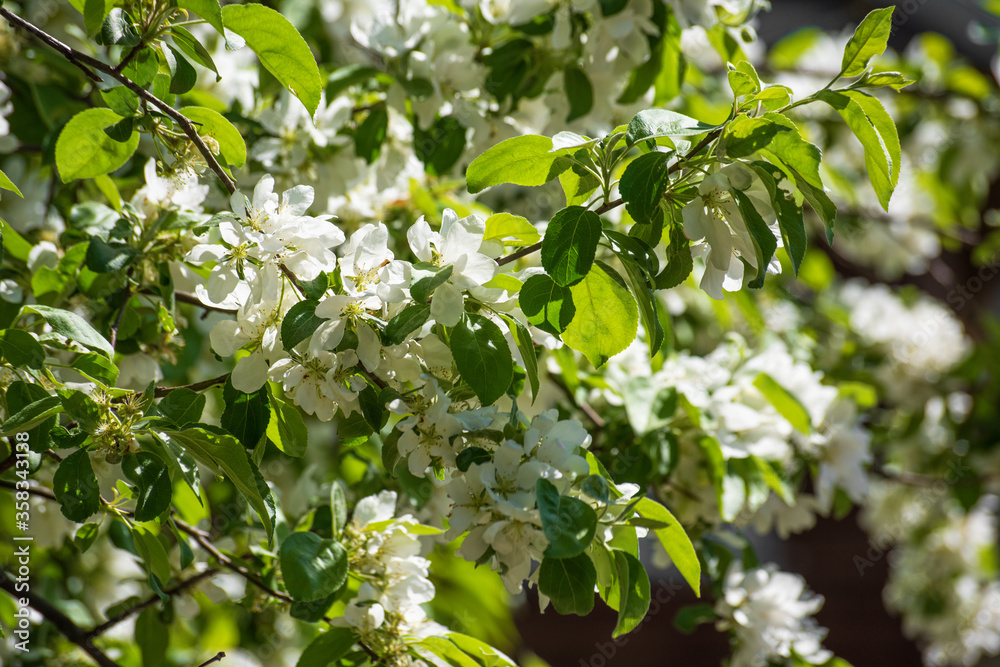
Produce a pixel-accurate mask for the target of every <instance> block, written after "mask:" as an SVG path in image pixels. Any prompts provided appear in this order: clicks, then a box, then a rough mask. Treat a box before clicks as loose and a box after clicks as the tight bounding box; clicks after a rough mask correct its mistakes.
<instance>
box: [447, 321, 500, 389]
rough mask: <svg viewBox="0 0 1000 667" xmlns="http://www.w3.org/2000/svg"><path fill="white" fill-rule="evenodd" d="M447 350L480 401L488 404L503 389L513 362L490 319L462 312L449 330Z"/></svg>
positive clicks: (498, 328)
mask: <svg viewBox="0 0 1000 667" xmlns="http://www.w3.org/2000/svg"><path fill="white" fill-rule="evenodd" d="M451 353H452V355H453V356H454V357H455V366H456V367H458V372H459V373H461V375H462V379H463V380H465V381H466V382H467V383H468V384H469V386H470V387H472V390H473V391H474V392H476V396H478V397H479V400H480V401H482V403H483V405H492V404H493V403H494V402H496V400H497V399H498V398H500V397H501V396H503V395H504V394H505V393H506V392H507V387H509V386H510V382H511V380H512V379H513V377H514V362H513V359H512V358H511V354H510V348H509V347H508V346H507V339H506V338H504V335H503V332H502V331H501V330H500V327H498V326H497V325H496V324H494V323H493V322H492V321H490V320H489V319H487V318H485V317H483V316H482V315H476V314H473V313H466V314H465V315H464V316H463V317H462V320H461V321H460V322H459V323H458V326H456V327H455V329H454V330H453V331H452V332H451Z"/></svg>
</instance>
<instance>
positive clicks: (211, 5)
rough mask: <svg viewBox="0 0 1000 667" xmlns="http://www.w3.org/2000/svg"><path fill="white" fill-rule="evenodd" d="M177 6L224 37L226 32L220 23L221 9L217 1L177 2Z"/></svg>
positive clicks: (185, 0)
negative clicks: (192, 13)
mask: <svg viewBox="0 0 1000 667" xmlns="http://www.w3.org/2000/svg"><path fill="white" fill-rule="evenodd" d="M177 6H178V7H180V8H181V9H186V10H188V11H190V12H194V13H195V14H197V15H198V16H200V17H201V18H203V19H205V21H206V22H207V23H208V24H209V25H210V26H212V27H213V28H215V29H216V30H217V31H218V32H219V34H220V35H223V36H225V34H226V31H225V28H224V23H223V22H222V7H221V6H220V5H219V0H177Z"/></svg>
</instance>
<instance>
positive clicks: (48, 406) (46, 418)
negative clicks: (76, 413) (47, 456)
mask: <svg viewBox="0 0 1000 667" xmlns="http://www.w3.org/2000/svg"><path fill="white" fill-rule="evenodd" d="M5 399H6V402H7V414H8V415H10V416H9V417H8V418H7V421H5V422H4V423H3V426H2V427H0V435H4V436H7V435H13V434H14V433H18V432H21V431H27V433H28V448H29V449H30V450H31V451H33V452H44V451H45V450H46V449H48V448H49V446H50V444H52V432H53V429H54V428H55V426H56V416H57V415H58V414H59V413H60V412H62V409H63V408H62V401H59V399H58V397H55V396H51V395H50V394H49V392H48V391H46V390H45V388H44V387H42V386H40V385H37V384H28V383H27V382H22V381H21V380H16V381H14V382H12V383H11V384H10V386H9V387H7V392H6V395H5ZM53 399H55V400H54V401H53ZM43 401H45V402H43ZM55 402H58V403H59V404H58V405H56V404H55ZM77 444H78V443H76V444H73V445H72V446H77ZM56 446H58V444H57V445H56Z"/></svg>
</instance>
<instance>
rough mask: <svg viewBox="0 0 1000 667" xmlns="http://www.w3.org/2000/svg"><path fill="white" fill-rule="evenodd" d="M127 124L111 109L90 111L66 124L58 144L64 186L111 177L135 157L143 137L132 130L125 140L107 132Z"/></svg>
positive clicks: (76, 116)
mask: <svg viewBox="0 0 1000 667" xmlns="http://www.w3.org/2000/svg"><path fill="white" fill-rule="evenodd" d="M123 120H124V119H123V118H122V117H121V116H119V115H118V114H116V113H115V112H114V111H111V110H110V109H87V110H86V111H81V112H80V113H78V114H77V115H75V116H73V118H72V119H70V121H69V122H68V123H66V126H65V127H64V128H63V130H62V132H61V133H60V134H59V140H58V141H57V142H56V166H57V167H58V168H59V176H60V178H62V180H63V182H64V183H66V182H69V181H71V180H73V179H78V178H94V177H95V176H100V175H102V174H107V173H110V172H112V171H114V170H116V169H118V168H119V167H121V166H122V165H124V164H125V163H126V162H127V161H128V159H129V158H130V157H132V154H133V153H135V150H136V148H138V146H139V133H138V132H136V131H134V130H131V129H129V131H127V132H125V135H124V137H121V138H112V136H110V135H109V134H108V132H107V130H109V129H110V128H112V127H114V126H116V125H117V124H118V123H121V122H122V121H123Z"/></svg>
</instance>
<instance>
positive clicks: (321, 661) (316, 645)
mask: <svg viewBox="0 0 1000 667" xmlns="http://www.w3.org/2000/svg"><path fill="white" fill-rule="evenodd" d="M357 640H358V638H357V636H356V635H355V634H354V631H353V630H351V629H350V628H336V627H331V628H330V629H329V630H327V631H326V632H324V633H323V634H321V635H319V636H318V637H316V639H314V640H312V642H311V643H310V644H309V645H308V646H306V648H305V650H304V651H302V655H301V656H299V661H298V662H297V663H295V667H329V665H331V664H335V663H336V662H337V661H338V660H340V658H342V657H344V656H345V655H347V653H348V652H349V651H350V650H351V647H352V646H354V644H355V642H357Z"/></svg>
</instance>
